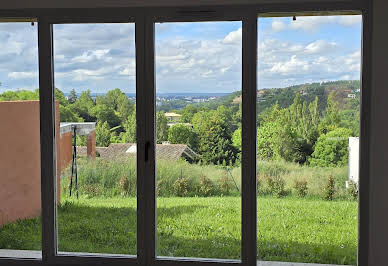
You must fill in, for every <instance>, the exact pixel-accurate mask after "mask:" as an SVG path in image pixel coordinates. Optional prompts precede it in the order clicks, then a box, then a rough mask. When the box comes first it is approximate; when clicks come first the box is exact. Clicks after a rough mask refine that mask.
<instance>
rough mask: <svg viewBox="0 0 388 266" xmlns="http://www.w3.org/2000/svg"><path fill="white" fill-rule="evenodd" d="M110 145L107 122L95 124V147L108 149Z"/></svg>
mask: <svg viewBox="0 0 388 266" xmlns="http://www.w3.org/2000/svg"><path fill="white" fill-rule="evenodd" d="M109 144H110V131H109V125H108V122H106V121H105V122H97V125H96V145H97V146H98V147H108V146H109Z"/></svg>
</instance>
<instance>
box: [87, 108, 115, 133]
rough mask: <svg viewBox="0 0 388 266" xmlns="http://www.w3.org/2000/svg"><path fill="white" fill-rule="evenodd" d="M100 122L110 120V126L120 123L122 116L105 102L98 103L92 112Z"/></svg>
mask: <svg viewBox="0 0 388 266" xmlns="http://www.w3.org/2000/svg"><path fill="white" fill-rule="evenodd" d="M90 113H91V114H92V115H93V116H94V117H96V118H97V121H99V122H108V124H109V126H110V128H112V127H116V126H118V125H120V118H119V117H118V116H117V115H116V113H115V111H114V110H113V108H111V107H109V106H107V105H105V104H97V105H96V106H94V107H93V108H92V110H91V112H90Z"/></svg>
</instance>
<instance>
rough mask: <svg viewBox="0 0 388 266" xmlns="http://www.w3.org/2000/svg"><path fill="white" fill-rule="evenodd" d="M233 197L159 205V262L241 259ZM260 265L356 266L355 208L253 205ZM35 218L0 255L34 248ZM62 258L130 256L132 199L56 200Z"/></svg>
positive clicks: (14, 227)
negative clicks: (163, 259) (330, 265)
mask: <svg viewBox="0 0 388 266" xmlns="http://www.w3.org/2000/svg"><path fill="white" fill-rule="evenodd" d="M240 206H241V199H240V198H239V197H208V198H158V213H157V215H158V216H157V225H158V255H161V256H177V257H204V258H229V259H239V258H240V248H241V246H240V241H241V236H240V235H241V226H240V224H241V211H240V208H241V207H240ZM258 228H259V229H258V254H259V255H258V259H260V260H275V261H294V262H315V263H333V264H356V257H357V202H355V201H347V200H344V201H333V202H328V201H323V200H321V199H318V198H309V199H308V198H306V199H299V198H294V197H286V198H281V199H277V198H273V197H260V198H259V199H258ZM40 234H41V228H40V219H39V218H37V219H31V220H25V221H19V222H17V223H14V224H9V225H5V226H3V227H2V228H0V248H12V249H35V250H37V249H40V247H41V243H40ZM58 234H59V236H58V244H59V250H60V251H77V252H92V253H121V254H136V199H135V198H120V197H117V198H92V199H80V200H78V201H76V200H73V199H72V200H67V199H64V200H62V206H61V207H60V208H59V210H58Z"/></svg>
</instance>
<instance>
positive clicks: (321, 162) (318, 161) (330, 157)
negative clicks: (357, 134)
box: [310, 128, 352, 167]
mask: <svg viewBox="0 0 388 266" xmlns="http://www.w3.org/2000/svg"><path fill="white" fill-rule="evenodd" d="M351 134H352V131H351V130H350V129H347V128H337V129H334V130H333V131H330V132H328V133H327V134H322V135H321V136H320V137H319V138H318V140H317V142H316V143H315V146H314V152H313V154H312V155H311V159H310V164H311V165H312V166H320V167H335V166H344V165H346V164H347V163H348V153H349V152H348V138H349V137H350V136H351Z"/></svg>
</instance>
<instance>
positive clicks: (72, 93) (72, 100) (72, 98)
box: [68, 89, 77, 104]
mask: <svg viewBox="0 0 388 266" xmlns="http://www.w3.org/2000/svg"><path fill="white" fill-rule="evenodd" d="M76 101H77V93H76V92H75V89H72V90H71V91H70V95H69V98H68V102H69V103H70V104H73V103H75V102H76Z"/></svg>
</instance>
